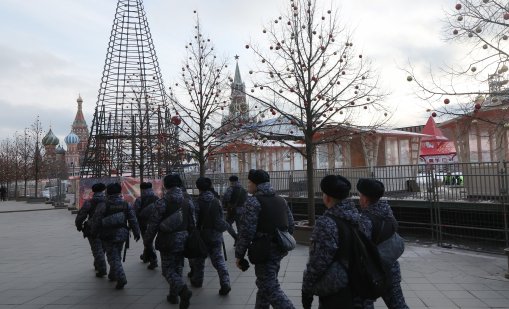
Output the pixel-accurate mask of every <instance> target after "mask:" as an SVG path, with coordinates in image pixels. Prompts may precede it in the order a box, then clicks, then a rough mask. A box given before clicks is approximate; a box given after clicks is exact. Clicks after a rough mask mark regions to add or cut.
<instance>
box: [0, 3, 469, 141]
mask: <svg viewBox="0 0 509 309" xmlns="http://www.w3.org/2000/svg"><path fill="white" fill-rule="evenodd" d="M331 1H332V3H333V5H334V6H335V7H337V8H338V9H339V17H340V20H341V22H342V23H343V24H344V25H346V26H347V27H348V28H349V29H350V30H352V31H353V38H354V41H353V42H354V44H355V47H356V48H357V50H358V51H359V53H362V54H363V55H364V56H365V57H367V58H368V59H370V60H371V61H372V64H373V67H374V68H375V70H376V71H377V72H378V74H379V76H380V80H381V82H382V88H383V89H384V90H386V91H387V92H389V93H391V95H390V96H389V97H388V98H387V99H386V101H385V104H387V105H388V106H390V110H391V111H393V115H392V118H391V122H390V125H391V126H392V127H403V126H412V125H420V124H424V123H425V122H426V119H427V118H428V117H429V113H426V108H427V107H428V106H429V105H428V104H427V103H426V102H422V101H421V100H419V99H418V98H417V97H416V96H415V94H414V93H413V88H412V87H411V85H409V83H408V82H407V81H406V76H407V74H406V73H405V72H404V71H403V70H402V68H405V67H408V63H411V64H412V66H414V67H415V69H416V71H417V73H418V74H420V75H425V74H426V71H427V70H428V69H429V67H434V68H436V67H440V66H441V65H444V64H445V63H451V62H453V61H455V57H457V55H458V54H459V53H458V52H456V51H459V48H458V47H457V46H450V43H449V42H446V41H445V40H444V39H443V34H442V32H443V30H442V29H443V20H444V16H445V13H444V10H446V9H450V8H452V7H453V6H454V4H455V1H452V0H412V1H409V0H391V1H389V0H344V1H338V0H318V2H321V3H326V4H330V3H331ZM287 2H288V0H256V1H248V0H235V1H234V0H186V1H176V0H145V1H143V3H144V7H145V12H146V14H147V18H148V23H149V26H150V30H151V33H152V38H153V41H154V45H155V48H156V54H157V57H158V59H159V64H160V67H161V71H162V75H163V80H164V82H165V86H166V87H168V86H169V85H170V83H171V82H175V81H178V74H179V69H180V68H181V61H182V59H183V57H184V54H185V48H184V45H185V44H186V43H187V42H188V41H189V40H190V39H191V38H192V35H193V34H192V33H193V28H194V17H195V15H194V13H193V11H194V10H197V11H198V13H199V16H200V21H201V24H202V28H203V29H204V32H205V33H206V35H207V36H208V37H210V38H211V40H212V42H213V43H214V45H215V50H216V51H217V53H218V56H221V57H226V58H227V59H231V62H230V63H231V64H232V65H230V66H229V67H230V68H231V69H232V72H231V74H232V76H233V74H234V72H233V69H234V68H235V67H234V65H233V64H234V63H235V61H234V56H235V55H239V56H240V59H239V67H240V70H241V74H242V77H243V79H244V81H245V82H246V88H248V89H249V87H250V85H252V83H251V81H250V80H249V78H248V75H249V74H248V71H249V69H250V68H252V67H254V62H253V56H252V54H251V53H250V52H249V51H248V50H246V49H245V47H244V46H245V45H246V44H248V43H263V42H264V41H263V37H262V29H263V28H264V25H267V24H268V23H270V22H271V21H272V20H274V18H276V17H277V16H279V15H280V12H282V11H283V9H284V8H285V5H287ZM116 6H117V1H116V0H24V1H19V0H0V29H2V30H1V32H0V140H2V139H5V138H7V137H12V135H13V134H14V133H15V132H16V131H18V132H22V131H23V130H24V128H26V127H29V126H30V125H31V124H32V123H33V122H34V121H35V119H36V116H37V115H39V118H40V121H41V123H42V126H43V129H44V132H47V130H48V129H49V127H50V126H51V128H52V130H53V132H54V133H55V134H56V135H57V136H58V137H59V138H60V141H61V143H62V144H64V142H63V138H64V137H65V136H66V135H67V134H68V133H69V132H70V129H71V125H72V121H73V119H74V116H75V114H76V109H77V103H76V99H77V97H78V95H79V94H80V95H81V96H82V98H83V100H84V103H83V112H84V115H85V119H86V121H87V123H88V125H89V127H90V125H91V123H92V117H93V110H94V107H95V106H96V104H97V94H98V90H99V85H100V79H101V76H102V72H103V66H104V61H105V58H106V48H107V44H108V42H109V36H110V32H111V28H112V22H113V18H114V16H115V9H116ZM64 146H65V145H64Z"/></svg>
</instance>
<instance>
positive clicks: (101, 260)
mask: <svg viewBox="0 0 509 309" xmlns="http://www.w3.org/2000/svg"><path fill="white" fill-rule="evenodd" d="M104 190H106V185H105V184H103V183H101V182H98V183H96V184H94V185H93V186H92V192H93V193H94V195H93V196H92V198H91V199H88V200H86V201H85V202H84V203H83V206H82V207H81V208H80V210H78V214H77V215H76V220H75V221H74V223H75V224H76V229H78V232H83V236H84V237H86V238H88V242H89V244H90V249H92V255H93V256H94V268H95V270H96V274H95V275H96V276H97V277H104V276H105V275H106V270H107V269H106V259H105V257H104V250H103V245H102V241H101V239H100V238H99V237H97V236H94V235H92V234H91V231H90V229H91V227H90V222H91V221H90V220H91V218H92V217H93V215H94V212H95V210H96V207H97V205H98V204H99V203H103V202H104V201H105V200H106V196H105V194H104Z"/></svg>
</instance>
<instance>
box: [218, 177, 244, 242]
mask: <svg viewBox="0 0 509 309" xmlns="http://www.w3.org/2000/svg"><path fill="white" fill-rule="evenodd" d="M229 181H230V186H229V187H228V189H226V192H225V193H224V195H223V206H224V207H225V208H226V211H227V216H226V222H228V233H229V234H230V235H231V236H232V237H233V239H235V241H237V232H235V230H234V229H233V223H234V222H236V224H237V229H238V228H239V223H238V222H239V219H240V216H241V215H242V213H243V211H244V206H245V204H246V200H247V191H246V189H244V188H242V186H241V185H240V183H239V177H237V176H235V175H233V176H230V178H229Z"/></svg>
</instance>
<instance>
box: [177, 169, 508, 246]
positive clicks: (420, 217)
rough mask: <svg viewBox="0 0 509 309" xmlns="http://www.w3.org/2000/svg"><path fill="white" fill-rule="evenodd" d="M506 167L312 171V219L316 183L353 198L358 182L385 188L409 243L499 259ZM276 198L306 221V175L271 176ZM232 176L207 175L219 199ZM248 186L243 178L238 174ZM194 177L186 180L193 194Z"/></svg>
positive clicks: (505, 220)
mask: <svg viewBox="0 0 509 309" xmlns="http://www.w3.org/2000/svg"><path fill="white" fill-rule="evenodd" d="M508 168H509V166H508V164H507V163H506V162H488V163H454V164H434V165H397V166H377V167H373V168H368V167H361V168H338V169H318V170H315V171H314V174H313V180H314V192H315V198H316V201H317V202H316V203H317V206H316V214H317V215H321V213H322V212H323V205H321V193H320V192H321V191H320V186H319V185H320V180H321V179H322V178H323V177H324V176H326V175H329V174H340V175H343V176H345V177H346V178H348V179H349V180H350V181H351V183H352V191H351V194H352V198H353V199H355V198H356V196H357V195H358V192H357V190H356V188H355V184H356V183H357V181H358V179H359V178H365V177H368V178H376V179H379V180H381V181H382V182H384V184H385V189H386V194H385V196H386V198H387V199H388V200H390V203H391V205H392V207H393V210H394V213H395V215H396V218H397V219H398V221H399V222H400V226H401V231H402V233H403V234H404V235H408V237H426V238H428V239H431V240H433V241H435V242H437V243H438V244H439V245H444V246H449V245H453V246H458V247H464V248H468V249H471V250H480V251H492V252H500V253H503V248H505V247H509V228H508V225H509V205H508V204H509V199H508V195H509V194H508V183H509V181H508V180H509V178H508V176H507V175H508V172H509V171H508ZM269 174H270V177H271V183H272V185H273V187H274V189H275V190H276V192H278V194H280V195H282V196H285V197H287V198H288V200H289V201H291V202H290V204H291V205H292V207H293V212H294V214H295V217H296V218H297V219H305V218H306V215H307V186H308V183H307V177H306V171H301V170H298V171H270V172H269ZM231 175H233V174H232V173H223V174H208V175H207V177H210V178H211V179H212V181H213V184H214V187H215V189H216V191H218V193H219V194H222V193H223V192H224V191H225V190H226V188H228V186H229V182H228V178H229V177H230V176H231ZM235 175H237V176H238V177H239V181H240V182H241V183H242V184H243V185H246V184H247V172H245V173H236V174H235ZM197 177H198V175H189V174H188V175H185V178H186V185H187V187H188V188H193V187H194V183H195V181H196V178H197Z"/></svg>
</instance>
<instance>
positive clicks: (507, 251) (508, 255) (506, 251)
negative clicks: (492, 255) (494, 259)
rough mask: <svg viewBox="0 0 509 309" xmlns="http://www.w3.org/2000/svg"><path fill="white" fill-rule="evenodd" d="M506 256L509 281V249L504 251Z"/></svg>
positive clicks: (506, 275) (506, 274)
mask: <svg viewBox="0 0 509 309" xmlns="http://www.w3.org/2000/svg"><path fill="white" fill-rule="evenodd" d="M504 252H505V255H506V256H507V272H506V273H505V277H506V279H509V248H505V249H504Z"/></svg>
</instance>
